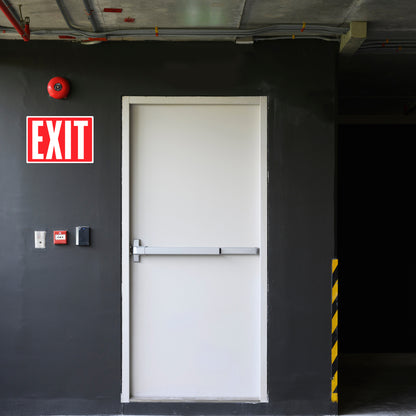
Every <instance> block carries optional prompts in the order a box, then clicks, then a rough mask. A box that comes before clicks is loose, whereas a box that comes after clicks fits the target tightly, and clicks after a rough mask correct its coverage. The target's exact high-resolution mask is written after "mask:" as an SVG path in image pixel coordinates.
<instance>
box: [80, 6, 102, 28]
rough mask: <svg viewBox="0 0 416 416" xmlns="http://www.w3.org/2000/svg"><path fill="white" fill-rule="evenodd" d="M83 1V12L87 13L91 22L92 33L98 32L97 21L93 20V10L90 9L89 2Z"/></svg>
mask: <svg viewBox="0 0 416 416" xmlns="http://www.w3.org/2000/svg"><path fill="white" fill-rule="evenodd" d="M83 1H84V7H85V10H86V11H87V15H88V20H89V21H90V22H91V26H92V28H93V30H94V32H99V31H100V28H99V27H98V23H97V19H96V18H95V15H94V10H93V9H92V8H91V4H90V2H89V0H83Z"/></svg>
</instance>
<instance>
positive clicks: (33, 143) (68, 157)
mask: <svg viewBox="0 0 416 416" xmlns="http://www.w3.org/2000/svg"><path fill="white" fill-rule="evenodd" d="M26 162H27V163H94V117H92V116H85V117H37V116H36V117H32V116H28V117H26Z"/></svg>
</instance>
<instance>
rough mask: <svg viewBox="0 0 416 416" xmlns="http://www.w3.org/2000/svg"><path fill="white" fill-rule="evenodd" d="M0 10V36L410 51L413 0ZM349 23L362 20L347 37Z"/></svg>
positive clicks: (13, 1)
mask: <svg viewBox="0 0 416 416" xmlns="http://www.w3.org/2000/svg"><path fill="white" fill-rule="evenodd" d="M0 9H1V11H0V39H20V40H22V38H23V39H24V40H29V38H30V39H31V40H62V41H75V42H83V43H86V44H91V43H96V42H104V41H116V40H129V41H141V40H153V41H161V40H176V41H178V40H185V41H203V40H218V41H234V42H237V43H252V42H258V41H265V40H271V39H273V40H275V39H294V40H299V39H304V38H318V39H323V40H327V41H336V42H341V40H343V41H345V42H347V43H348V42H349V49H350V51H352V53H355V52H357V51H358V52H359V53H368V52H381V53H386V52H390V53H391V52H402V53H403V52H404V53H406V52H407V53H409V52H410V53H413V52H416V19H415V17H416V3H415V1H414V0H395V1H394V2H392V1H387V0H0ZM352 22H367V23H366V25H365V26H363V27H362V28H363V31H361V29H360V32H359V34H358V35H357V36H356V38H355V40H354V36H355V35H354V30H355V29H354V28H353V27H352V26H351V23H352ZM353 29H354V30H353ZM19 33H20V34H19ZM357 33H358V32H357ZM351 38H353V41H351ZM345 42H344V43H345ZM347 49H348V48H346V49H345V50H347Z"/></svg>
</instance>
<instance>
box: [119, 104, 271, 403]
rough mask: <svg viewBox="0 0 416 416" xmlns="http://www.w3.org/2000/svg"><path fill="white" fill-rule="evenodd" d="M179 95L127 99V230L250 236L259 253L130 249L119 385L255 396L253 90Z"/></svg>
mask: <svg viewBox="0 0 416 416" xmlns="http://www.w3.org/2000/svg"><path fill="white" fill-rule="evenodd" d="M179 101H180V104H178V103H175V102H171V103H164V102H163V99H157V98H156V99H155V102H156V104H155V103H151V102H146V100H144V102H139V103H137V104H134V103H131V105H130V106H129V109H130V111H129V136H130V157H129V159H130V183H129V189H130V240H133V239H140V240H141V244H142V245H144V246H150V247H153V246H156V247H259V249H260V254H257V255H213V256H199V255H197V256H190V255H173V256H168V255H153V256H150V255H149V256H147V255H141V256H140V262H139V263H133V262H130V264H129V270H130V272H129V273H130V281H129V300H130V302H129V305H130V306H129V328H128V332H129V348H128V349H129V360H128V365H129V369H128V372H129V380H128V381H129V386H128V387H129V388H128V395H129V397H130V399H131V400H142V401H146V400H151V401H155V400H156V401H170V400H179V401H181V400H185V401H187V400H192V401H194V400H196V401H198V400H203V401H206V400H220V401H235V400H237V401H264V400H266V399H267V393H266V376H265V368H266V363H265V362H266V357H265V344H266V339H265V338H266V331H265V328H266V324H265V320H266V316H265V308H266V306H265V300H266V294H265V292H266V290H267V281H266V276H264V274H265V271H266V267H265V261H266V260H265V256H266V250H267V249H266V247H265V241H266V238H265V232H266V227H265V219H264V213H265V210H264V206H263V204H264V203H265V184H264V181H265V177H266V175H265V166H264V161H265V159H266V158H265V154H264V153H265V146H264V138H263V141H262V131H263V132H264V126H262V112H261V110H262V109H261V106H260V105H259V103H260V99H257V101H256V99H255V98H252V99H249V100H248V101H249V102H246V103H245V104H235V101H234V102H233V100H230V101H231V102H227V99H221V98H220V99H218V102H216V103H212V102H209V103H208V104H207V103H206V102H205V103H204V99H203V98H201V99H200V101H198V100H196V102H195V99H194V100H193V102H192V104H187V103H186V102H184V101H183V99H180V100H179ZM205 101H209V99H208V100H206V99H205ZM221 101H224V102H225V104H224V103H221ZM263 111H264V108H263ZM262 128H263V130H262ZM263 135H264V134H263ZM263 251H264V253H263ZM124 294H126V292H124ZM124 302H126V301H124ZM123 305H124V304H123ZM123 319H124V318H123ZM123 328H125V325H124V326H123ZM126 331H127V329H124V330H123V332H126ZM123 351H124V354H125V352H126V351H127V349H126V348H124V349H123ZM123 362H124V363H125V358H124V357H123ZM125 368H126V366H125V365H123V371H126V370H125ZM123 380H125V377H124V378H123ZM123 389H124V390H125V386H123Z"/></svg>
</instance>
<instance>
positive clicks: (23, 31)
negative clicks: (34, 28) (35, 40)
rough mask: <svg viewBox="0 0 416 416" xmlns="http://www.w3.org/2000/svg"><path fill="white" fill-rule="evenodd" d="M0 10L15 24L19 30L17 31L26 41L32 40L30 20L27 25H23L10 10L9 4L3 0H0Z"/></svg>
mask: <svg viewBox="0 0 416 416" xmlns="http://www.w3.org/2000/svg"><path fill="white" fill-rule="evenodd" d="M0 10H1V11H2V12H3V13H4V15H5V16H6V17H7V19H8V20H9V22H10V23H11V24H12V25H13V27H14V28H15V29H16V30H17V33H19V35H20V36H21V37H22V38H23V40H24V41H25V42H29V40H30V30H29V21H28V20H26V22H25V26H24V27H22V23H21V22H19V21H18V20H17V19H16V18H15V17H14V15H13V14H12V12H11V11H10V10H9V8H8V7H7V5H6V4H5V3H4V1H3V0H0Z"/></svg>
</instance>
